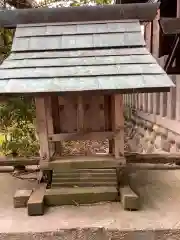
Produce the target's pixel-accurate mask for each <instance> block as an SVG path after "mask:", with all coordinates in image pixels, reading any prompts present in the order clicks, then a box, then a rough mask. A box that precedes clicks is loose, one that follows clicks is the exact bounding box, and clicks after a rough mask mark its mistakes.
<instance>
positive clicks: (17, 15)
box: [0, 3, 159, 28]
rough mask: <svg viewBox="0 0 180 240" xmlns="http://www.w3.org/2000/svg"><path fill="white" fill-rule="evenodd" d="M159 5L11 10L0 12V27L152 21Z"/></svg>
mask: <svg viewBox="0 0 180 240" xmlns="http://www.w3.org/2000/svg"><path fill="white" fill-rule="evenodd" d="M158 7H159V4H151V3H146V4H141V3H138V4H119V5H104V6H82V7H68V8H67V7H61V8H36V9H24V10H22V9H13V10H1V11H0V27H8V28H9V27H10V28H15V27H16V26H17V24H34V23H53V22H80V21H84V22H85V21H101V20H103V21H104V20H119V19H139V20H141V21H152V20H153V19H154V18H155V16H156V12H157V9H158Z"/></svg>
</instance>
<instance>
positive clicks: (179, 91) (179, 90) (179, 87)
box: [176, 75, 180, 121]
mask: <svg viewBox="0 0 180 240" xmlns="http://www.w3.org/2000/svg"><path fill="white" fill-rule="evenodd" d="M176 120H178V121H180V76H179V75H177V76H176Z"/></svg>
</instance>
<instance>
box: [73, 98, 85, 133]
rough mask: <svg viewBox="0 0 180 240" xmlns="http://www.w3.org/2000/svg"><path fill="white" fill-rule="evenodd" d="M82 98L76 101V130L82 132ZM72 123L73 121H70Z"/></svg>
mask: <svg viewBox="0 0 180 240" xmlns="http://www.w3.org/2000/svg"><path fill="white" fill-rule="evenodd" d="M83 100H84V99H83V97H82V96H78V99H77V130H78V132H83V130H84V101H83ZM72 121H73V119H72Z"/></svg>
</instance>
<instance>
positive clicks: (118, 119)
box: [112, 94, 125, 163]
mask: <svg viewBox="0 0 180 240" xmlns="http://www.w3.org/2000/svg"><path fill="white" fill-rule="evenodd" d="M112 104H113V106H112V108H114V109H113V115H114V118H113V130H114V131H115V132H116V135H115V137H114V156H115V158H116V159H121V163H125V158H123V157H122V156H124V109H123V96H122V95H117V94H116V95H114V96H113V99H112Z"/></svg>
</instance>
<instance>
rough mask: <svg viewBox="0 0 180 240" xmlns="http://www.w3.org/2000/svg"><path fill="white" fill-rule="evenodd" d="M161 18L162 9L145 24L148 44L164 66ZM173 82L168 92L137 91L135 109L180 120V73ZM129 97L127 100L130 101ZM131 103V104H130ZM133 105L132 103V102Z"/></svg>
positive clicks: (179, 14)
mask: <svg viewBox="0 0 180 240" xmlns="http://www.w3.org/2000/svg"><path fill="white" fill-rule="evenodd" d="M177 17H180V1H179V0H177ZM159 18H160V10H158V14H157V16H156V19H154V20H153V21H152V22H150V23H148V24H146V25H145V31H144V35H145V41H146V46H147V48H148V49H149V51H150V52H151V53H152V55H153V56H154V57H155V58H156V59H157V61H158V63H159V64H160V65H161V66H162V67H163V66H164V64H165V60H166V58H167V56H163V57H161V58H159V46H160V44H161V43H160V28H159V23H158V19H159ZM171 78H172V80H173V82H174V83H175V84H176V87H175V88H171V90H170V92H168V93H144V94H142V93H138V94H137V93H136V94H135V98H136V99H134V101H135V103H134V104H133V105H134V107H135V109H137V110H141V111H143V112H146V113H150V114H153V115H159V116H161V117H166V118H168V119H170V120H177V121H179V120H180V75H172V76H171ZM129 98H130V99H131V97H128V100H127V101H126V99H127V98H126V97H125V98H124V99H125V104H127V102H128V103H129ZM128 105H129V104H128ZM131 105H132V104H131Z"/></svg>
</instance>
